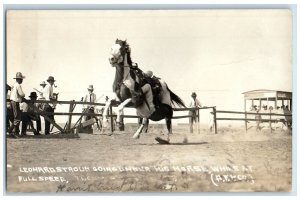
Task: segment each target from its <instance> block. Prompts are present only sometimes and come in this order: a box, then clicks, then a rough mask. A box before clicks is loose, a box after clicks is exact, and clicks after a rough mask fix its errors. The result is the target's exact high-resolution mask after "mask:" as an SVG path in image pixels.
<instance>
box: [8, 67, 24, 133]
mask: <svg viewBox="0 0 300 200" xmlns="http://www.w3.org/2000/svg"><path fill="white" fill-rule="evenodd" d="M24 78H25V76H23V74H22V73H21V72H17V73H16V77H15V78H14V79H16V82H15V83H14V84H13V85H12V86H11V92H10V104H11V109H12V112H13V117H14V123H13V124H12V126H11V127H10V129H9V130H8V132H9V133H10V134H11V135H12V136H13V137H17V135H19V133H20V128H19V126H20V122H21V114H22V112H21V110H20V103H21V102H22V101H23V98H24V97H25V94H24V92H23V90H22V86H21V84H22V83H23V79H24Z"/></svg>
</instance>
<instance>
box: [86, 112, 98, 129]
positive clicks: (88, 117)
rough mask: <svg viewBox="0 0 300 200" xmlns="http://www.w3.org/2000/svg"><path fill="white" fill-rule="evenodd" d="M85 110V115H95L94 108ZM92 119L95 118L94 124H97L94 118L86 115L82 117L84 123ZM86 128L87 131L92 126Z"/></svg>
mask: <svg viewBox="0 0 300 200" xmlns="http://www.w3.org/2000/svg"><path fill="white" fill-rule="evenodd" d="M86 109H87V110H85V113H89V114H94V113H95V111H94V108H86ZM92 118H95V119H96V122H97V123H98V119H97V118H96V117H95V116H87V115H85V116H84V121H87V120H90V119H92ZM86 128H87V129H92V125H90V126H87V127H86Z"/></svg>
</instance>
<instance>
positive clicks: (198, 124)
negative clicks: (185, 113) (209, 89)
mask: <svg viewBox="0 0 300 200" xmlns="http://www.w3.org/2000/svg"><path fill="white" fill-rule="evenodd" d="M197 112H198V116H197V118H198V120H197V129H198V134H200V109H199V108H198V110H197Z"/></svg>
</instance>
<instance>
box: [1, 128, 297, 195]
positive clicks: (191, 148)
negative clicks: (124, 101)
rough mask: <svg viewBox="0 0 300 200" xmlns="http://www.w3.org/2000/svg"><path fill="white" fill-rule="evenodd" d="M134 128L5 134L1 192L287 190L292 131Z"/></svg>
mask: <svg viewBox="0 0 300 200" xmlns="http://www.w3.org/2000/svg"><path fill="white" fill-rule="evenodd" d="M135 128H136V127H126V131H125V132H122V133H119V132H116V133H115V134H113V135H111V136H109V135H108V134H83V133H80V134H79V138H43V137H40V138H34V137H26V138H18V139H14V138H8V139H7V176H6V178H7V192H51V193H55V192H58V193H59V192H215V191H218V192H219V191H220V192H222V191H224V192H251V191H256V192H273V191H276V192H278V191H283V192H289V191H291V188H292V184H291V181H292V180H291V177H292V134H291V133H290V132H288V131H283V130H276V131H273V132H272V133H270V130H268V129H263V130H262V131H260V132H256V131H255V130H249V131H248V132H245V130H244V129H242V128H240V129H239V128H228V127H227V128H220V129H219V130H218V134H214V133H211V132H209V131H207V130H205V129H201V131H200V133H193V134H191V133H188V132H187V130H188V127H187V126H183V125H181V126H174V127H173V132H174V133H173V135H172V136H171V141H170V142H171V144H170V145H161V144H158V143H157V142H156V141H155V140H154V138H155V137H156V136H160V137H165V136H166V135H163V134H164V133H165V132H166V130H165V127H164V126H155V127H154V126H150V129H149V132H148V133H143V134H142V135H141V137H140V139H138V140H135V139H132V134H133V132H134V130H135Z"/></svg>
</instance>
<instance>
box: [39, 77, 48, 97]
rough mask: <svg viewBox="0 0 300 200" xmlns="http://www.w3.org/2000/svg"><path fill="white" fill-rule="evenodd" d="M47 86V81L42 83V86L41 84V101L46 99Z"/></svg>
mask: <svg viewBox="0 0 300 200" xmlns="http://www.w3.org/2000/svg"><path fill="white" fill-rule="evenodd" d="M46 85H47V84H46V82H45V81H42V82H41V84H40V86H41V87H42V90H41V91H40V92H39V94H40V99H45V97H44V90H45V87H46Z"/></svg>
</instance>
